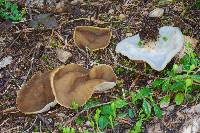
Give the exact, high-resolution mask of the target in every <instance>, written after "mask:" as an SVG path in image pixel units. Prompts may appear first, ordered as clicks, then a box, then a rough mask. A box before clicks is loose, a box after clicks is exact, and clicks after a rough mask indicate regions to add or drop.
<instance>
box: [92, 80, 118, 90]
mask: <svg viewBox="0 0 200 133" xmlns="http://www.w3.org/2000/svg"><path fill="white" fill-rule="evenodd" d="M115 85H116V83H115V82H103V83H101V84H98V85H97V86H95V91H97V92H103V91H107V90H109V89H111V88H113V87H114V86H115Z"/></svg>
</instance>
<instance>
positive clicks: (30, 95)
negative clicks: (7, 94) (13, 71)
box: [16, 72, 56, 114]
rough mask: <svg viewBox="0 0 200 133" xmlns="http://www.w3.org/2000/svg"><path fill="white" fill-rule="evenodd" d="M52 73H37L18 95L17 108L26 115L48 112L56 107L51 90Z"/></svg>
mask: <svg viewBox="0 0 200 133" xmlns="http://www.w3.org/2000/svg"><path fill="white" fill-rule="evenodd" d="M49 74H50V72H45V73H41V72H38V73H36V74H35V75H34V76H33V77H32V78H31V79H30V80H29V81H28V82H27V84H26V85H24V86H23V87H22V89H21V90H19V91H18V93H17V99H16V104H17V108H18V109H19V110H20V111H21V112H23V113H25V114H36V113H42V112H45V111H48V110H49V109H50V107H52V106H55V105H56V102H55V98H54V95H53V92H52V89H51V85H50V80H49Z"/></svg>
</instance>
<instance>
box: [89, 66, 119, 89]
mask: <svg viewBox="0 0 200 133" xmlns="http://www.w3.org/2000/svg"><path fill="white" fill-rule="evenodd" d="M89 77H90V79H101V80H104V82H102V83H101V84H98V85H97V86H96V87H95V88H96V89H95V91H105V90H108V89H111V88H113V87H114V86H115V85H116V81H117V77H116V75H115V73H114V72H113V69H112V67H110V66H108V65H105V64H101V65H98V66H94V67H93V68H92V69H91V70H90V72H89Z"/></svg>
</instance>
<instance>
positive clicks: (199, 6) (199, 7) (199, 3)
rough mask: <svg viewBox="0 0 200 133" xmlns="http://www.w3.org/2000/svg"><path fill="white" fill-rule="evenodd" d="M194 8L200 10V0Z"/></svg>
mask: <svg viewBox="0 0 200 133" xmlns="http://www.w3.org/2000/svg"><path fill="white" fill-rule="evenodd" d="M194 6H195V7H196V8H198V9H200V0H197V1H196V3H195V4H194Z"/></svg>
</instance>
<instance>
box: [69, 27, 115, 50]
mask: <svg viewBox="0 0 200 133" xmlns="http://www.w3.org/2000/svg"><path fill="white" fill-rule="evenodd" d="M111 35H112V33H111V31H110V29H108V28H99V27H92V26H78V27H76V28H75V30H74V35H73V36H74V41H75V44H76V45H77V46H78V47H79V48H80V49H83V50H85V49H86V47H88V48H89V49H90V50H98V49H101V48H105V47H107V45H108V44H109V42H110V39H111Z"/></svg>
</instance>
